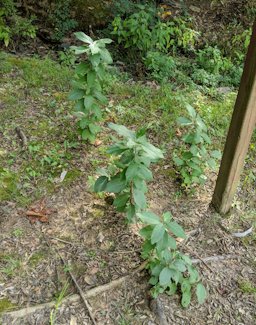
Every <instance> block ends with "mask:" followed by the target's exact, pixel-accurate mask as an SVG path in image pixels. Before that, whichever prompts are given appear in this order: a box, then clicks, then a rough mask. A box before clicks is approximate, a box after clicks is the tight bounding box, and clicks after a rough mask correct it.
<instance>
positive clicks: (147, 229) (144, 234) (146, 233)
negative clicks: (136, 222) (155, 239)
mask: <svg viewBox="0 0 256 325" xmlns="http://www.w3.org/2000/svg"><path fill="white" fill-rule="evenodd" d="M152 230H153V227H152V226H151V225H149V226H146V227H144V228H142V229H141V230H140V231H139V234H140V235H141V236H142V237H143V238H147V239H149V238H151V234H152Z"/></svg>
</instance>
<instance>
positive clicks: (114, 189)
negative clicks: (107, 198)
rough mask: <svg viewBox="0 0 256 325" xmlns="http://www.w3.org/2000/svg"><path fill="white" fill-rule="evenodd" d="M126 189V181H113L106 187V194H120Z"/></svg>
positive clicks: (117, 179)
mask: <svg viewBox="0 0 256 325" xmlns="http://www.w3.org/2000/svg"><path fill="white" fill-rule="evenodd" d="M125 187H126V181H125V180H123V179H120V178H114V179H111V180H110V181H109V182H108V184H107V187H106V189H105V190H106V192H110V193H119V192H121V191H122V190H124V189H125Z"/></svg>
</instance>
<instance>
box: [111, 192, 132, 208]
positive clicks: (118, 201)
mask: <svg viewBox="0 0 256 325" xmlns="http://www.w3.org/2000/svg"><path fill="white" fill-rule="evenodd" d="M129 198H130V193H124V194H121V195H118V196H117V197H116V198H115V200H114V202H113V205H114V206H115V207H117V208H122V207H125V206H126V203H127V201H128V200H129Z"/></svg>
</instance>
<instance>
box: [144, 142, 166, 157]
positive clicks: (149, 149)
mask: <svg viewBox="0 0 256 325" xmlns="http://www.w3.org/2000/svg"><path fill="white" fill-rule="evenodd" d="M143 149H144V151H145V153H146V155H147V156H148V157H149V158H150V159H152V161H157V160H159V159H162V158H164V155H163V152H162V150H160V149H158V148H156V147H155V146H153V145H152V144H151V143H148V142H147V143H144V144H143Z"/></svg>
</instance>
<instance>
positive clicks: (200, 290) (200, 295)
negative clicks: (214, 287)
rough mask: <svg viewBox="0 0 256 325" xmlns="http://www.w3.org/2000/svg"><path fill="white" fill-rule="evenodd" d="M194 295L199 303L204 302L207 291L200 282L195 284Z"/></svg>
mask: <svg viewBox="0 0 256 325" xmlns="http://www.w3.org/2000/svg"><path fill="white" fill-rule="evenodd" d="M196 295H197V300H198V302H199V304H202V303H204V301H205V299H206V297H207V291H206V289H205V287H204V285H203V284H202V283H198V285H197V286H196Z"/></svg>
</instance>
